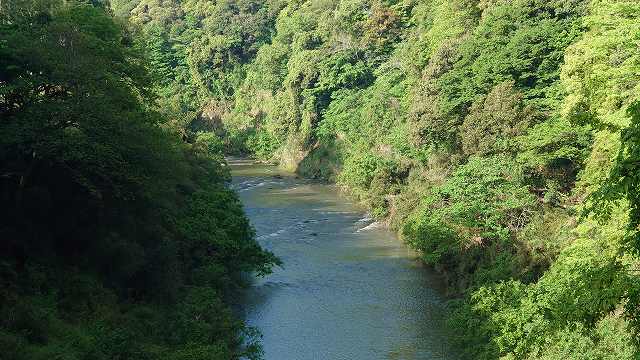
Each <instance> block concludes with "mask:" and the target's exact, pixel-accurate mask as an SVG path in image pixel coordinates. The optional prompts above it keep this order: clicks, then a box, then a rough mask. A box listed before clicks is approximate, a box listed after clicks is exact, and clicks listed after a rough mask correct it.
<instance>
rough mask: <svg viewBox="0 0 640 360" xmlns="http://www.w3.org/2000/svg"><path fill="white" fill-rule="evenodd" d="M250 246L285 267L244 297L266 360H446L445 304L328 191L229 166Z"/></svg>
mask: <svg viewBox="0 0 640 360" xmlns="http://www.w3.org/2000/svg"><path fill="white" fill-rule="evenodd" d="M230 166H231V168H232V174H233V182H232V186H233V188H234V189H235V190H236V191H237V192H238V194H239V196H240V199H241V200H242V202H243V204H244V206H245V210H246V212H247V215H248V216H249V218H250V220H251V222H252V224H253V226H254V227H255V229H256V234H257V238H258V241H259V242H260V243H261V245H262V246H264V247H265V248H267V249H269V250H271V251H273V252H274V253H276V255H278V256H279V257H280V258H281V259H282V260H283V262H284V266H283V268H277V269H275V271H274V273H273V274H271V275H270V276H268V277H266V278H258V279H254V280H253V283H252V286H251V287H250V288H249V289H248V290H247V291H246V292H245V294H244V299H243V303H242V306H241V307H242V313H243V315H244V317H245V318H246V321H247V323H248V324H249V325H250V326H255V327H257V328H258V329H259V330H260V331H261V332H262V334H263V346H264V351H265V359H266V360H289V359H290V360H306V359H314V360H351V359H354V360H359V359H363V360H376V359H381V360H384V359H398V360H400V359H402V360H413V359H415V360H423V359H425V360H431V359H432V360H449V359H454V357H453V355H451V352H450V351H448V345H447V341H446V340H447V338H446V332H445V330H444V325H443V320H444V319H443V312H444V300H443V299H444V298H443V296H442V295H441V293H439V292H438V291H437V290H436V288H437V287H438V283H437V281H436V279H435V277H434V276H433V275H432V274H431V273H430V272H429V271H428V270H427V269H425V268H424V267H422V266H421V265H420V264H419V263H418V262H417V261H416V259H415V254H413V252H412V251H410V250H409V249H407V247H405V246H404V245H403V244H401V242H400V241H398V239H397V238H396V236H395V235H394V234H393V233H392V232H389V231H387V230H385V229H384V228H383V227H380V226H376V225H375V224H374V223H373V220H372V219H370V218H367V217H366V216H365V215H363V214H362V213H361V212H359V211H358V210H357V209H356V207H355V206H354V205H353V204H351V203H349V201H347V200H346V199H344V198H342V197H340V196H339V194H338V192H337V190H336V188H335V187H334V186H330V185H322V184H316V183H313V182H310V181H307V180H303V179H298V178H296V177H294V176H292V175H290V174H286V173H281V172H279V171H278V170H277V169H276V168H275V167H271V166H267V165H254V164H252V163H251V162H250V161H244V160H243V161H231V162H230Z"/></svg>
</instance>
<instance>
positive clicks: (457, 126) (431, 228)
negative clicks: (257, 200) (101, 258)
mask: <svg viewBox="0 0 640 360" xmlns="http://www.w3.org/2000/svg"><path fill="white" fill-rule="evenodd" d="M114 3H115V4H116V5H117V6H116V7H115V8H116V14H119V15H120V16H124V17H127V18H129V19H130V20H131V21H132V22H133V23H135V24H137V25H138V26H137V29H138V30H137V31H139V32H140V34H142V36H143V37H144V38H145V39H146V42H147V43H148V44H149V47H150V48H151V49H152V50H151V56H152V59H153V64H154V66H153V68H154V71H155V72H157V73H158V76H160V77H161V78H163V79H165V81H166V82H165V83H164V91H165V93H166V95H165V99H166V100H165V101H166V102H167V103H168V105H169V106H168V108H171V109H173V110H172V111H175V112H177V113H181V114H185V116H186V118H185V120H184V121H185V122H186V123H189V124H193V123H194V122H195V123H198V122H200V123H204V124H205V125H206V126H208V129H209V130H210V131H214V132H215V133H216V134H218V135H219V136H222V137H223V139H224V143H225V146H226V149H227V151H229V152H235V153H244V154H249V155H252V156H254V157H256V158H258V159H262V160H268V161H273V162H277V163H279V164H280V165H281V166H283V167H286V168H288V169H291V170H295V171H297V172H298V173H300V174H302V175H305V176H309V177H314V178H320V179H325V180H329V181H335V182H337V183H338V184H340V185H341V186H342V187H343V188H344V189H345V190H346V191H347V192H348V193H349V194H351V195H352V196H353V197H355V198H356V199H357V200H359V201H360V202H362V203H363V204H364V205H365V206H366V207H368V208H369V209H370V211H371V213H372V214H373V215H374V216H376V217H377V218H379V219H384V220H386V221H387V222H388V224H389V225H390V226H391V227H392V228H394V229H396V230H398V231H399V233H400V234H401V236H402V238H403V239H404V240H405V241H406V242H407V243H409V244H410V245H411V246H413V247H415V248H416V249H418V250H420V251H421V254H422V257H423V259H424V261H425V262H426V263H427V264H429V265H431V266H433V267H435V268H436V269H437V270H438V271H440V272H441V273H442V274H443V275H444V276H445V277H446V282H447V284H448V287H449V291H450V293H451V294H452V296H454V297H455V298H457V299H458V300H455V301H452V304H451V321H450V323H451V325H452V327H453V328H454V329H455V330H456V331H455V332H454V333H455V334H457V341H458V342H459V343H460V348H461V349H463V351H464V352H465V354H464V357H465V358H468V359H497V358H504V359H569V358H571V359H574V358H575V359H631V358H635V357H636V352H637V350H636V349H637V347H636V344H637V339H638V336H637V335H638V331H639V330H640V326H639V325H638V324H640V322H639V320H640V318H639V317H638V310H637V304H638V302H639V301H640V297H639V295H638V294H639V292H638V290H640V287H639V286H640V285H639V284H638V278H637V272H636V268H637V262H638V259H637V255H638V249H640V245H639V242H638V240H637V237H638V235H637V233H636V231H637V225H638V217H639V215H638V191H637V177H638V176H637V174H636V172H637V167H638V165H637V162H638V156H639V155H638V150H637V142H638V135H637V127H638V122H639V121H640V118H639V117H638V115H637V114H638V111H637V110H636V111H634V109H637V107H634V104H635V103H636V102H637V101H638V96H639V95H640V85H639V84H640V51H639V49H638V43H639V41H640V4H639V3H638V2H636V1H633V0H627V1H625V0H553V1H544V0H510V1H507V0H452V1H449V0H447V1H445V0H424V1H412V0H407V1H394V0H389V1H380V0H342V1H340V0H308V1H304V0H300V1H277V0H273V1H258V0H224V1H204V0H185V1H178V0H175V1H171V0H165V1H157V0H142V1H138V0H134V1H129V2H126V1H115V2H114ZM634 114H635V116H634Z"/></svg>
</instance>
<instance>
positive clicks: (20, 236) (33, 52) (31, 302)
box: [0, 0, 279, 360]
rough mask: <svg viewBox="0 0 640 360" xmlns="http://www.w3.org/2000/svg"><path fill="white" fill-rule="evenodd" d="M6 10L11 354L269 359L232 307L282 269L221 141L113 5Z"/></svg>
mask: <svg viewBox="0 0 640 360" xmlns="http://www.w3.org/2000/svg"><path fill="white" fill-rule="evenodd" d="M0 5H1V6H2V7H1V8H0V11H1V12H0V201H1V202H2V209H1V210H0V211H1V220H0V239H1V241H0V359H2V360H18V359H172V360H173V359H189V360H195V359H220V360H229V359H239V358H240V357H244V358H249V359H256V358H258V357H259V355H260V351H261V350H260V345H259V343H258V342H257V340H258V338H257V336H256V335H257V334H256V332H255V330H253V329H250V328H247V327H246V326H245V325H244V324H243V323H242V322H241V321H239V320H238V319H237V318H236V316H235V315H234V314H233V313H232V311H231V309H230V307H229V301H228V298H229V296H232V295H233V293H234V291H237V289H238V288H239V287H240V286H241V285H242V283H243V282H244V281H243V280H242V275H243V274H244V273H246V272H255V273H258V274H265V273H268V272H269V271H270V269H271V266H272V265H275V264H278V263H279V260H278V259H277V258H275V256H274V255H273V254H271V253H269V252H266V251H264V250H262V249H261V248H260V247H259V246H258V244H257V242H256V241H255V239H254V233H253V230H252V229H251V227H250V226H249V223H248V220H247V218H246V217H245V216H244V213H243V210H242V207H241V205H240V203H239V201H238V199H237V197H236V195H235V194H234V193H233V192H231V190H229V189H228V187H227V186H226V183H227V181H228V177H229V175H228V171H227V169H226V168H225V167H224V166H223V161H222V160H223V158H222V155H221V143H220V142H219V140H218V139H217V138H216V137H214V136H212V135H211V134H210V133H207V132H204V131H198V128H196V127H194V128H186V127H183V126H182V125H181V124H179V123H178V122H176V120H175V119H174V118H172V117H168V116H167V115H166V114H164V113H165V111H164V110H163V107H162V106H161V105H159V101H158V95H157V93H158V92H157V88H158V87H159V85H158V84H157V83H156V82H155V80H154V78H153V76H152V75H151V74H150V73H149V71H148V70H149V68H150V67H149V66H147V64H148V61H147V60H146V54H145V52H144V51H143V50H144V49H145V48H144V47H143V46H141V44H140V43H139V41H137V40H136V39H135V38H134V37H133V36H132V33H131V32H130V31H129V30H128V28H127V26H125V25H126V23H123V22H121V21H117V20H116V19H115V18H114V17H113V16H112V15H111V11H110V10H109V9H108V8H106V5H105V4H102V3H96V4H89V3H83V2H73V1H69V2H63V1H35V0H34V1H32V0H25V1H9V2H6V1H3V2H1V3H0Z"/></svg>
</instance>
